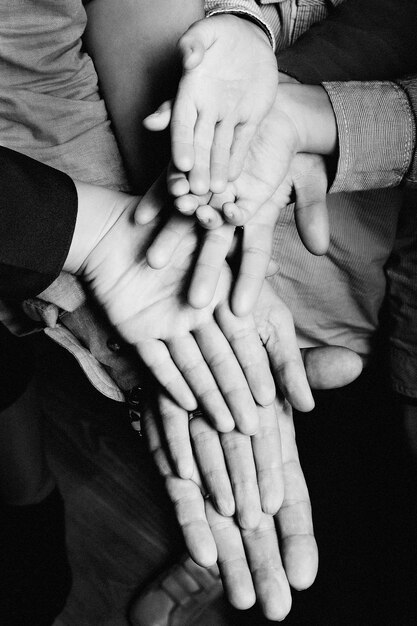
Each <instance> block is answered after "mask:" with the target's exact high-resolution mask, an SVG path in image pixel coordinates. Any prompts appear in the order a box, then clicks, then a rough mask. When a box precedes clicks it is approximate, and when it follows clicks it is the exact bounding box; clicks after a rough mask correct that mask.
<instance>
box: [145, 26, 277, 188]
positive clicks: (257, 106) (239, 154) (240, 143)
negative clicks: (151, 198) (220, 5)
mask: <svg viewBox="0 0 417 626" xmlns="http://www.w3.org/2000/svg"><path fill="white" fill-rule="evenodd" d="M178 45H179V50H180V53H181V56H182V61H183V76H182V78H181V80H180V84H179V87H178V92H177V94H176V97H175V100H174V103H173V110H172V118H171V142H172V160H173V162H174V165H175V166H176V168H178V170H180V171H181V172H187V173H188V175H187V179H188V183H189V191H190V192H191V193H195V194H199V195H201V194H204V193H207V192H208V191H209V190H211V191H216V192H222V191H224V189H225V187H226V183H227V181H228V180H232V179H234V178H236V177H237V176H238V175H239V173H240V171H241V169H242V166H243V162H244V160H245V157H246V154H247V151H248V147H249V144H250V141H251V139H252V137H253V135H254V133H255V131H256V128H257V126H258V124H259V123H260V122H261V121H262V119H263V118H264V117H265V115H266V114H267V113H268V111H269V109H270V108H271V106H272V103H273V101H274V98H275V94H276V90H277V85H278V70H277V65H276V59H275V55H274V52H273V50H272V47H271V44H270V42H269V41H268V38H267V36H266V34H265V33H264V32H263V30H262V29H261V28H259V26H257V25H256V24H255V23H252V22H250V21H248V20H245V19H241V18H239V17H236V16H234V15H216V16H213V17H210V18H209V19H204V20H200V21H198V22H196V23H195V24H193V25H192V26H191V27H190V28H189V29H188V31H187V32H186V33H185V34H184V35H183V36H182V37H181V39H180V41H179V44H178ZM169 109H170V105H169V103H164V104H163V105H162V106H161V107H160V109H159V110H158V111H157V112H156V113H154V114H152V115H150V116H148V117H147V118H146V119H145V120H144V124H145V126H146V127H147V128H148V129H149V130H163V129H164V128H166V126H167V125H168V123H169V121H170V111H169Z"/></svg>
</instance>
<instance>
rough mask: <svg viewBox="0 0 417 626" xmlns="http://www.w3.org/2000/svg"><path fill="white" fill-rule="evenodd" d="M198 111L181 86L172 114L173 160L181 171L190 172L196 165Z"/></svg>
mask: <svg viewBox="0 0 417 626" xmlns="http://www.w3.org/2000/svg"><path fill="white" fill-rule="evenodd" d="M196 121H197V111H196V109H195V107H194V104H193V102H192V100H190V99H189V98H187V97H186V96H185V95H184V94H183V91H182V90H181V86H180V88H179V91H178V93H177V97H176V99H175V102H174V107H173V109H172V116H171V126H170V129H171V153H172V161H173V163H174V165H175V167H176V168H177V169H179V170H180V171H181V172H189V171H190V170H191V168H192V167H193V165H194V126H195V124H196Z"/></svg>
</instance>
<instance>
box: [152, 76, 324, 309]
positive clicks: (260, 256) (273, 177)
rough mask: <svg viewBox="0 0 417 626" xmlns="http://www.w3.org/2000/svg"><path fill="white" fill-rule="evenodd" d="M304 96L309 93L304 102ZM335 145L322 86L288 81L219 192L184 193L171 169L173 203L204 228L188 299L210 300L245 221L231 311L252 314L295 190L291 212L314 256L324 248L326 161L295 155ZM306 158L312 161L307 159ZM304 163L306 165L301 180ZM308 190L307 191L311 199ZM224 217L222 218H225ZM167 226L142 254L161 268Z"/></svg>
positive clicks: (172, 242) (169, 240)
mask: <svg viewBox="0 0 417 626" xmlns="http://www.w3.org/2000/svg"><path fill="white" fill-rule="evenodd" d="M303 98H307V101H308V103H309V107H307V106H306V105H305V104H304V100H303ZM329 109H330V110H329ZM311 127H313V130H312V129H311ZM335 145H336V131H335V123H334V114H333V112H332V108H331V105H330V103H329V100H328V98H327V95H326V93H325V92H324V90H323V89H322V88H320V87H305V86H302V85H293V84H287V85H282V86H281V87H280V89H279V91H278V96H277V98H276V101H275V103H274V106H273V107H272V109H271V111H270V112H269V114H268V115H267V116H266V118H265V119H264V120H263V122H262V124H261V125H260V126H259V128H258V130H257V132H256V135H255V136H254V138H253V140H252V141H251V144H250V148H249V152H248V154H247V157H246V160H245V164H244V168H243V171H242V172H241V174H240V175H239V177H238V178H237V179H236V180H234V181H232V182H229V183H228V185H227V188H226V190H225V191H224V192H223V193H221V194H212V195H206V196H203V197H199V196H196V195H190V194H186V195H182V194H184V193H185V190H186V189H187V186H186V183H187V181H186V178H185V175H184V174H182V173H181V172H179V171H177V170H175V168H172V166H171V167H170V169H169V172H168V190H169V191H170V193H171V194H173V195H177V196H178V195H180V196H181V197H177V199H176V201H175V202H176V206H177V208H179V209H180V211H181V212H182V213H183V214H187V215H191V214H193V213H195V212H196V214H197V217H198V218H199V220H200V222H201V223H202V225H203V226H204V227H205V228H207V229H208V230H209V232H208V233H207V235H206V237H205V239H204V242H203V246H202V249H201V252H200V257H199V259H198V261H197V264H196V270H195V273H194V276H193V280H192V282H191V285H190V289H189V295H188V298H189V302H190V303H191V304H192V305H193V306H194V307H196V308H199V307H203V306H206V305H207V304H208V303H209V302H210V300H211V298H212V297H213V294H214V291H215V288H216V285H217V281H218V277H219V272H220V268H221V266H222V263H223V261H224V259H225V258H226V256H227V254H228V253H229V251H230V249H231V246H232V243H233V236H234V231H235V229H234V227H235V226H237V225H243V224H245V237H244V240H243V246H242V257H241V258H242V262H241V264H240V269H239V274H238V275H239V278H240V280H239V281H238V283H237V285H236V289H235V293H234V297H233V300H232V309H233V311H234V312H235V313H236V314H238V315H245V314H247V313H249V312H250V310H251V308H253V306H254V304H255V301H256V297H257V294H258V292H259V289H260V287H261V284H262V280H263V278H264V276H265V269H266V267H267V265H268V262H269V258H270V251H271V246H272V237H273V230H274V226H275V224H276V221H277V219H278V217H279V213H280V211H281V209H282V208H283V206H285V205H286V204H288V203H289V202H290V201H291V199H292V194H291V191H292V190H293V189H294V193H295V195H296V197H298V205H297V208H300V210H299V211H296V217H298V220H297V226H298V230H299V233H300V236H301V239H302V241H303V242H304V244H305V246H306V247H307V249H308V250H310V251H311V252H312V253H314V254H323V253H324V252H325V251H326V250H327V247H328V242H329V231H328V223H327V212H326V210H325V196H326V191H327V171H326V167H325V163H324V160H323V159H322V158H320V157H316V158H315V160H314V159H313V156H312V155H309V156H307V155H299V156H298V157H297V159H295V160H294V156H295V155H296V153H297V152H302V151H305V152H310V151H311V152H313V151H317V152H319V151H321V152H323V153H329V152H331V151H332V150H334V147H335ZM308 158H310V159H311V162H310V164H309V165H306V160H307V159H308ZM300 160H301V161H300ZM300 162H301V163H303V165H302V166H300ZM312 164H313V165H312ZM303 168H304V169H305V170H306V171H305V175H304V179H303V171H302V170H303ZM305 179H307V180H308V182H307V185H306V183H305ZM306 187H307V189H306ZM306 191H309V192H310V193H312V195H311V197H309V196H308V195H307V194H306ZM317 200H319V202H317ZM301 207H302V210H301ZM318 207H320V210H319V208H318ZM222 215H223V216H224V217H225V219H226V220H227V222H229V223H228V224H224V223H223V217H222ZM300 216H303V219H302V218H301V217H300ZM173 232H175V233H176V232H177V229H176V228H175V218H173V220H171V222H168V231H167V232H164V230H163V231H162V232H161V234H160V236H159V237H157V238H156V239H155V241H154V242H153V245H152V249H151V250H150V252H149V257H148V259H149V262H150V264H151V265H153V266H154V264H155V266H156V265H157V266H158V267H162V266H163V264H164V263H166V262H167V261H168V260H169V258H170V256H169V255H170V254H171V253H172V250H173V249H174V248H175V246H176V245H178V237H173Z"/></svg>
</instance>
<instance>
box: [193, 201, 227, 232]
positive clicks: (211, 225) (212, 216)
mask: <svg viewBox="0 0 417 626" xmlns="http://www.w3.org/2000/svg"><path fill="white" fill-rule="evenodd" d="M196 217H197V219H198V221H199V222H200V224H201V226H203V228H206V229H207V230H214V229H215V228H220V226H222V224H224V220H223V218H222V214H221V213H220V211H217V210H216V209H213V207H211V206H209V205H207V204H206V205H204V206H200V207H198V209H197V211H196Z"/></svg>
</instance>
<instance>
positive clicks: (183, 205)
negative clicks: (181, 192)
mask: <svg viewBox="0 0 417 626" xmlns="http://www.w3.org/2000/svg"><path fill="white" fill-rule="evenodd" d="M174 206H175V208H176V209H178V211H179V212H180V213H182V214H183V215H194V213H195V212H196V211H197V209H198V207H199V206H200V202H199V197H198V196H194V195H193V194H192V193H189V194H187V195H186V196H181V198H176V199H175V200H174Z"/></svg>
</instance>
